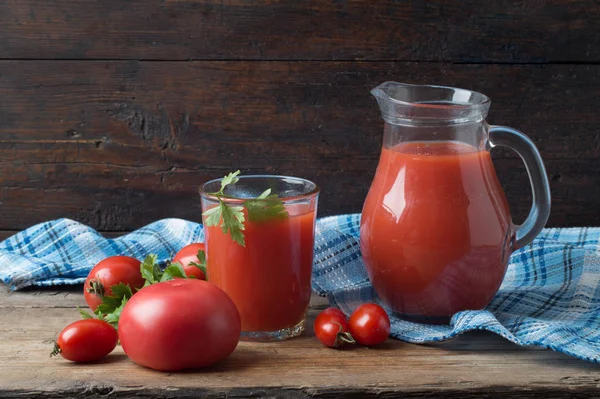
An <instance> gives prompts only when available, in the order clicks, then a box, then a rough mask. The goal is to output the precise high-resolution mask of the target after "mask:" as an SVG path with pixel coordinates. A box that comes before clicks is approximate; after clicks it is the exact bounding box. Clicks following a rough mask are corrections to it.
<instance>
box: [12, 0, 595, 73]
mask: <svg viewBox="0 0 600 399" xmlns="http://www.w3.org/2000/svg"><path fill="white" fill-rule="evenodd" d="M0 32H2V36H1V39H0V56H1V57H2V58H5V59H10V58H22V59H25V58H29V59H41V58H44V59H153V60H190V59H230V60H231V59H235V60H238V59H254V60H402V61H459V62H507V63H522V62H536V63H537V62H539V63H545V62H567V61H570V62H598V61H600V4H598V3H597V2H592V1H581V0H526V1H520V2H512V1H493V2H487V3H485V5H484V3H481V2H480V1H475V0H465V1H460V2H448V1H443V0H435V1H394V2H389V1H383V0H381V1H369V2H365V1H360V0H342V1H333V2H332V1H310V2H304V1H301V2H298V1H294V0H284V1H277V2H275V1H271V0H260V1H257V0H231V1H217V0H185V1H184V0H160V1H159V0H152V1H148V0H131V1H127V2H126V3H123V2H122V1H120V0H105V1H101V2H98V1H92V0H53V1H48V2H39V1H35V0H8V1H3V2H0Z"/></svg>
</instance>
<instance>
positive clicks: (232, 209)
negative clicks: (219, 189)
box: [219, 200, 246, 247]
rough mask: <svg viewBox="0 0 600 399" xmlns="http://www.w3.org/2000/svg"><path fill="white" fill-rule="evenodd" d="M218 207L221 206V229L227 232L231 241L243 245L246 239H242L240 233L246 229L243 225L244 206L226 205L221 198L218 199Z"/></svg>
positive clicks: (242, 234)
mask: <svg viewBox="0 0 600 399" xmlns="http://www.w3.org/2000/svg"><path fill="white" fill-rule="evenodd" d="M219 207H220V208H221V218H222V219H223V223H221V230H222V231H223V233H225V234H227V233H229V235H230V236H231V238H232V239H233V241H235V242H237V243H238V244H240V245H241V246H242V247H245V246H246V240H245V239H244V233H242V231H243V230H245V229H246V227H245V226H244V219H245V216H244V207H243V206H227V205H226V204H225V203H224V202H223V201H222V200H219Z"/></svg>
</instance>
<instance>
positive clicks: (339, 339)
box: [333, 323, 356, 348]
mask: <svg viewBox="0 0 600 399" xmlns="http://www.w3.org/2000/svg"><path fill="white" fill-rule="evenodd" d="M335 324H337V325H338V326H339V327H340V329H339V330H338V332H337V334H336V336H335V342H334V344H333V346H334V347H336V348H339V347H341V346H342V345H344V343H347V344H355V343H356V341H355V340H354V338H352V335H351V334H350V333H349V332H347V331H346V332H345V331H344V327H343V326H342V325H341V324H340V323H335Z"/></svg>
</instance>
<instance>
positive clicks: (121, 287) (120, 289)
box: [110, 283, 133, 298]
mask: <svg viewBox="0 0 600 399" xmlns="http://www.w3.org/2000/svg"><path fill="white" fill-rule="evenodd" d="M110 290H111V291H112V296H113V297H117V298H123V297H127V298H131V297H132V296H133V291H131V287H130V286H128V285H127V284H124V283H119V284H116V285H113V286H112V287H110Z"/></svg>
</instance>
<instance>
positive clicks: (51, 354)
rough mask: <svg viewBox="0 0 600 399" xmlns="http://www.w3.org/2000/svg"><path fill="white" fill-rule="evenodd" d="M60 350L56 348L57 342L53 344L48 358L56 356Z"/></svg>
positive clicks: (58, 347)
mask: <svg viewBox="0 0 600 399" xmlns="http://www.w3.org/2000/svg"><path fill="white" fill-rule="evenodd" d="M60 352H62V350H61V349H60V346H58V342H56V341H55V342H54V348H52V352H51V353H50V357H52V356H56V355H58V354H59V353H60Z"/></svg>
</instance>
